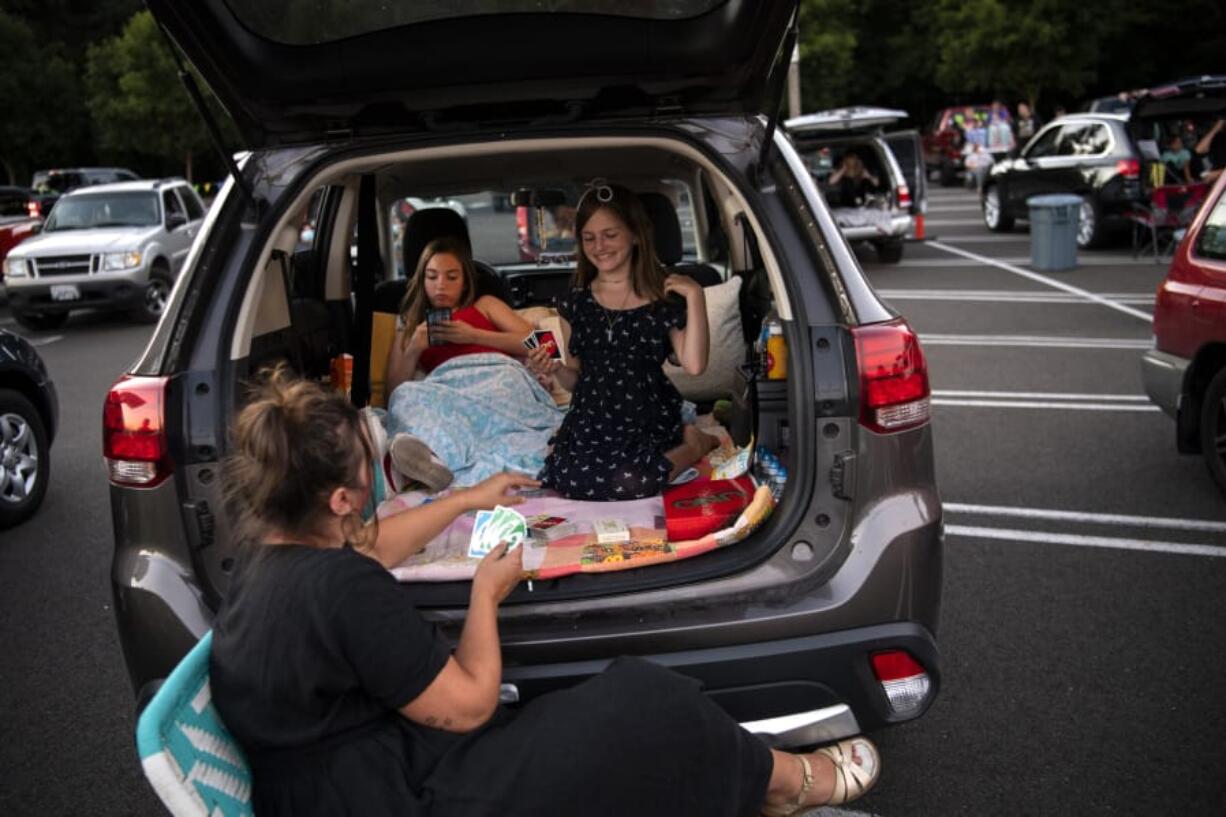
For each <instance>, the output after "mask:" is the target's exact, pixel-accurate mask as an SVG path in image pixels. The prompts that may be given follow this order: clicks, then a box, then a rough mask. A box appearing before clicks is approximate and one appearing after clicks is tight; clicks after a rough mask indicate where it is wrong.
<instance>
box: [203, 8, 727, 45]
mask: <svg viewBox="0 0 1226 817" xmlns="http://www.w3.org/2000/svg"><path fill="white" fill-rule="evenodd" d="M723 2H724V0H546V1H544V2H543V0H452V2H449V3H387V2H384V0H352V2H348V3H323V2H319V0H227V3H226V5H227V6H228V7H229V8H230V12H231V13H232V14H233V15H234V16H235V17H237V18H238V20H239V22H241V23H242V24H243V25H244V26H246V27H247V28H249V29H251V30H252V31H254V32H255V33H256V34H259V35H260V36H261V37H267V38H268V39H270V40H275V41H277V42H281V43H286V44H288V45H311V44H313V43H326V42H331V41H333V40H341V39H344V38H346V37H355V36H358V35H360V34H370V33H372V32H375V31H380V30H383V29H388V28H398V27H400V26H408V25H414V24H416V23H424V22H427V21H429V20H444V19H448V18H454V17H476V16H481V15H487V14H501V15H505V14H532V13H537V14H551V15H552V14H604V15H611V16H617V17H639V18H645V19H653V20H682V19H686V18H689V17H696V16H698V15H700V14H704V13H705V12H707V11H710V10H711V9H713V8H715V7H716V6H718V5H720V4H721V3H723Z"/></svg>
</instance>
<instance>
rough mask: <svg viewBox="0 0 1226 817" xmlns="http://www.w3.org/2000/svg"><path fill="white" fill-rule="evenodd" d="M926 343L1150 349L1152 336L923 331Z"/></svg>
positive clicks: (923, 339) (921, 340)
mask: <svg viewBox="0 0 1226 817" xmlns="http://www.w3.org/2000/svg"><path fill="white" fill-rule="evenodd" d="M920 342H921V343H923V344H924V345H925V346H1016V347H1019V348H1052V349H1149V348H1150V347H1152V346H1153V345H1154V343H1153V341H1152V340H1134V339H1132V338H1078V337H1052V336H1047V335H944V334H921V335H920Z"/></svg>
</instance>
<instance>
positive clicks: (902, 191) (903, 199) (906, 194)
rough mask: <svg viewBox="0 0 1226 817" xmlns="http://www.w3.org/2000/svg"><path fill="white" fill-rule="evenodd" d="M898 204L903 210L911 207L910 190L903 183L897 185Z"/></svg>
mask: <svg viewBox="0 0 1226 817" xmlns="http://www.w3.org/2000/svg"><path fill="white" fill-rule="evenodd" d="M898 206H899V207H900V208H902V209H903V210H909V209H911V191H910V190H909V189H908V188H907V186H906V185H905V184H900V185H898Z"/></svg>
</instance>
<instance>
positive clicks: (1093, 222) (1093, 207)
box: [1077, 199, 1103, 250]
mask: <svg viewBox="0 0 1226 817" xmlns="http://www.w3.org/2000/svg"><path fill="white" fill-rule="evenodd" d="M1102 240H1103V225H1102V220H1101V219H1100V218H1099V213H1098V205H1097V204H1095V203H1094V200H1093V199H1082V200H1081V211H1080V213H1079V215H1078V219H1077V248H1078V249H1081V250H1088V249H1090V248H1091V247H1097V246H1098V245H1099V244H1101V243H1102Z"/></svg>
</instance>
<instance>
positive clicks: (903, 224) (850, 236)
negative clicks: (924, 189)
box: [839, 215, 912, 241]
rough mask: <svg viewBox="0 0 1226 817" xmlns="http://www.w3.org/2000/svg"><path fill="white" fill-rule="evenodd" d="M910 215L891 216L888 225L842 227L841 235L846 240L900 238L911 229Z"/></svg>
mask: <svg viewBox="0 0 1226 817" xmlns="http://www.w3.org/2000/svg"><path fill="white" fill-rule="evenodd" d="M911 223H912V217H911V216H910V215H900V216H891V217H890V221H889V227H888V228H887V227H885V225H884V224H883V225H881V226H880V227H878V226H877V225H869V226H864V227H842V226H840V227H839V229H840V231H842V233H843V236H844V237H845V238H846V239H847V240H848V241H873V240H880V239H886V238H902V237H903V236H905V235H906V234H907V233H909V232H910V231H911Z"/></svg>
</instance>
